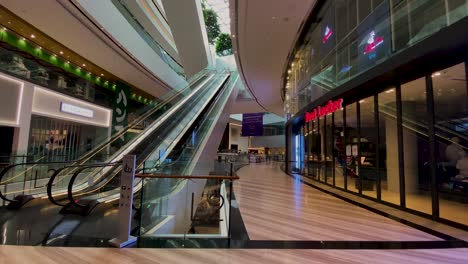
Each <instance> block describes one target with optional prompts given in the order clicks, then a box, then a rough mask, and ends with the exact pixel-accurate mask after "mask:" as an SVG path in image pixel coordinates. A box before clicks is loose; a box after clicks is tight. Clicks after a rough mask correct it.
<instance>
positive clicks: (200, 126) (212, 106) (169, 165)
mask: <svg viewBox="0 0 468 264" xmlns="http://www.w3.org/2000/svg"><path fill="white" fill-rule="evenodd" d="M236 80H237V78H232V76H230V80H229V81H228V82H227V83H225V84H224V85H223V89H225V88H228V87H229V85H231V82H235V81H236ZM224 91H225V90H222V91H220V94H219V95H218V96H217V97H216V98H215V99H214V101H213V103H212V104H211V106H210V107H209V109H208V111H207V112H206V113H205V117H204V118H203V120H202V121H201V124H203V123H204V122H206V118H207V117H208V116H209V115H210V114H211V113H212V111H213V109H214V107H215V106H216V105H217V104H218V103H219V102H220V100H221V97H222V93H223V92H224ZM202 128H203V125H199V126H198V128H197V129H196V130H195V131H196V133H198V132H199V130H200V129H202ZM188 140H189V139H188ZM183 146H188V144H183ZM184 153H185V148H184V150H183V151H182V153H181V155H180V156H179V157H178V158H177V159H176V160H175V161H173V162H171V163H167V164H162V165H164V167H171V166H173V165H175V164H177V163H178V162H179V161H180V160H181V158H182V155H183V154H184Z"/></svg>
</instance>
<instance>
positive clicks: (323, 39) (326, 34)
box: [322, 26, 333, 43]
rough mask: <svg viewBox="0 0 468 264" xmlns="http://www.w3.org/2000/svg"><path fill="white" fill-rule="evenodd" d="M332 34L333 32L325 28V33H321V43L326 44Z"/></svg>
mask: <svg viewBox="0 0 468 264" xmlns="http://www.w3.org/2000/svg"><path fill="white" fill-rule="evenodd" d="M332 34H333V30H331V29H330V28H329V27H328V26H327V27H325V33H323V38H322V42H323V43H326V42H327V41H328V39H329V38H330V37H331V35H332Z"/></svg>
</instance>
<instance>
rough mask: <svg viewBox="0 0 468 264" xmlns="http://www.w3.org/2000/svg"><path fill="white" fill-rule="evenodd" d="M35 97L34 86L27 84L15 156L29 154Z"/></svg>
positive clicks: (22, 103)
mask: <svg viewBox="0 0 468 264" xmlns="http://www.w3.org/2000/svg"><path fill="white" fill-rule="evenodd" d="M33 96H34V85H33V84H31V83H27V82H25V83H24V89H23V100H22V102H21V108H20V118H19V125H18V127H15V134H14V136H13V148H12V152H13V153H14V155H26V153H27V152H28V143H29V130H30V126H31V113H32V102H33Z"/></svg>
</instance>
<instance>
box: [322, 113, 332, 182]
mask: <svg viewBox="0 0 468 264" xmlns="http://www.w3.org/2000/svg"><path fill="white" fill-rule="evenodd" d="M324 156H325V158H324V163H325V182H326V183H329V184H333V126H332V114H328V115H326V116H325V155H324Z"/></svg>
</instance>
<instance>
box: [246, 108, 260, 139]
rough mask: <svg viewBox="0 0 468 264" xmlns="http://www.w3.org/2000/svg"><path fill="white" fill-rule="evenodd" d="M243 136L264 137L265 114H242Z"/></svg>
mask: <svg viewBox="0 0 468 264" xmlns="http://www.w3.org/2000/svg"><path fill="white" fill-rule="evenodd" d="M242 136H243V137H248V136H263V113H252V114H242Z"/></svg>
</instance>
